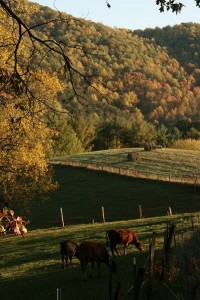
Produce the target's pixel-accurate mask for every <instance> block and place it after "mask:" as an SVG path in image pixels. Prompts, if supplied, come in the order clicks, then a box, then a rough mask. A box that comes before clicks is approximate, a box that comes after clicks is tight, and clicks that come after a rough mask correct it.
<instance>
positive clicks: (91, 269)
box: [89, 260, 94, 277]
mask: <svg viewBox="0 0 200 300" xmlns="http://www.w3.org/2000/svg"><path fill="white" fill-rule="evenodd" d="M93 270H94V261H93V260H92V261H91V268H90V274H89V277H92V273H93Z"/></svg>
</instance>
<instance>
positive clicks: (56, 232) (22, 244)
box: [0, 215, 199, 300]
mask: <svg viewBox="0 0 200 300" xmlns="http://www.w3.org/2000/svg"><path fill="white" fill-rule="evenodd" d="M180 217H182V216H178V215H177V216H172V217H167V216H166V217H157V218H147V219H140V220H129V221H120V222H108V223H105V224H102V223H98V224H88V225H71V226H66V227H65V228H60V227H54V228H51V229H42V230H32V231H29V233H28V235H27V237H26V238H20V237H16V236H14V235H12V236H5V237H2V238H1V260H0V276H1V278H0V290H1V299H4V300H14V299H17V300H24V299H31V300H54V299H56V290H57V288H60V289H61V291H62V299H66V300H67V299H70V300H71V299H76V300H92V299H98V300H102V299H109V270H108V269H107V268H106V266H104V265H102V268H101V271H102V276H101V278H98V277H97V269H96V268H95V272H94V276H93V277H92V278H89V279H88V281H87V282H84V281H83V279H82V273H81V269H80V265H79V261H78V260H77V259H75V260H74V265H73V266H72V267H70V268H69V269H65V270H63V269H61V258H60V253H59V244H60V241H61V240H63V239H68V238H70V239H73V240H75V241H77V242H78V243H79V242H81V241H82V240H84V239H87V240H90V239H91V240H95V241H99V242H102V243H104V244H105V231H106V230H107V229H110V228H134V230H135V232H136V233H137V234H138V236H139V237H140V239H141V240H142V242H143V244H144V247H145V250H144V251H143V252H140V251H138V250H137V249H136V248H134V247H133V246H129V248H128V254H127V256H120V257H117V258H116V262H117V269H118V271H117V274H115V275H113V280H112V284H113V292H114V290H115V289H116V286H117V284H118V282H120V284H121V292H120V294H121V296H123V297H122V298H120V299H132V297H133V294H132V293H130V294H127V295H126V293H127V292H128V290H129V289H130V288H131V286H132V284H133V257H136V262H137V266H138V267H141V266H144V265H146V266H148V256H149V251H148V250H149V239H150V238H151V236H152V232H153V231H156V233H157V243H156V249H157V251H158V252H157V255H156V260H157V262H158V261H160V259H161V256H160V255H159V250H160V249H161V248H162V243H163V233H164V231H165V230H166V222H167V221H168V220H171V221H173V222H174V223H175V224H176V226H177V236H176V241H177V242H178V240H179V239H182V238H183V236H182V234H181V232H182V233H183V232H184V238H185V236H186V235H187V236H189V234H190V233H189V229H191V222H190V219H189V218H185V219H184V220H185V221H184V226H183V227H184V228H183V230H182V223H181V219H180ZM196 220H197V221H198V220H199V217H198V215H196ZM181 230H182V231H181ZM119 249H120V250H121V252H122V248H121V247H120V246H119ZM166 292H167V290H166V291H165V293H166ZM166 295H167V294H166ZM158 299H160V298H158ZM166 299H173V298H166Z"/></svg>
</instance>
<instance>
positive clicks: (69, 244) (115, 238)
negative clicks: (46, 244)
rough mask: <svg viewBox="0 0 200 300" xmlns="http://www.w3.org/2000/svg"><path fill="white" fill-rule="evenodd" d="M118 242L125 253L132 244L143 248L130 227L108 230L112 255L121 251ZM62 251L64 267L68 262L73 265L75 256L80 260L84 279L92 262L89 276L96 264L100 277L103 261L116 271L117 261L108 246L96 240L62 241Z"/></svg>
mask: <svg viewBox="0 0 200 300" xmlns="http://www.w3.org/2000/svg"><path fill="white" fill-rule="evenodd" d="M117 244H123V245H124V255H126V249H127V247H128V246H129V245H130V244H133V245H135V246H136V248H137V249H138V250H140V251H142V250H143V245H142V242H141V241H140V240H139V239H138V237H137V236H136V234H135V233H134V231H133V230H130V229H112V230H108V231H106V245H107V247H108V246H109V245H110V250H111V253H112V256H113V257H114V256H115V253H114V250H115V252H116V253H117V255H118V256H119V255H120V253H119V251H118V250H117V248H116V245H117ZM60 253H61V259H62V267H63V269H64V266H65V264H66V266H67V267H69V266H70V265H72V259H73V257H76V258H78V259H79V261H80V265H81V270H82V273H83V279H84V280H87V266H88V265H89V263H90V264H91V271H90V274H89V276H90V277H91V276H92V271H93V269H94V264H95V263H96V264H97V266H98V276H99V277H100V265H101V264H102V263H103V264H105V265H107V267H108V268H110V270H111V272H116V261H115V260H114V259H113V258H112V256H110V254H109V253H108V250H107V248H106V246H104V245H103V244H102V243H98V242H95V241H83V242H81V243H80V245H79V246H78V245H77V243H75V242H73V241H71V240H64V241H61V243H60Z"/></svg>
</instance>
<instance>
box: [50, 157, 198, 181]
mask: <svg viewBox="0 0 200 300" xmlns="http://www.w3.org/2000/svg"><path fill="white" fill-rule="evenodd" d="M49 164H51V165H63V166H71V167H77V168H85V169H89V170H94V171H101V172H107V173H111V174H118V175H121V176H127V177H133V178H140V179H146V180H156V181H165V182H172V183H181V184H182V185H183V184H189V185H194V187H197V186H200V174H199V173H197V174H192V173H191V175H181V174H173V173H165V172H156V173H153V172H150V171H144V170H141V169H126V168H117V167H113V166H107V165H104V164H100V163H99V164H97V163H95V164H92V163H83V162H80V161H72V160H67V159H65V160H49Z"/></svg>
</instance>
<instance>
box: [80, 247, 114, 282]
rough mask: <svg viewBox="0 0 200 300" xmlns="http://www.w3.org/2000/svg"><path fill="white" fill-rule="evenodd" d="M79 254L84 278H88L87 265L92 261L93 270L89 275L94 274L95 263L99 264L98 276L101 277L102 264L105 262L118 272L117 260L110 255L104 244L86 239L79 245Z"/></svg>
mask: <svg viewBox="0 0 200 300" xmlns="http://www.w3.org/2000/svg"><path fill="white" fill-rule="evenodd" d="M78 256H79V260H80V263H81V269H82V272H83V279H84V280H87V266H88V264H89V263H91V271H90V274H89V276H90V277H91V276H92V271H93V269H94V263H95V262H96V263H97V266H98V276H99V277H100V264H101V263H104V264H106V265H107V266H108V267H110V270H111V271H112V272H116V262H115V260H113V259H112V258H111V256H110V255H109V253H108V251H107V249H106V247H105V246H104V245H103V244H100V243H97V242H93V241H84V242H82V243H81V244H80V245H79V247H78Z"/></svg>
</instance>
